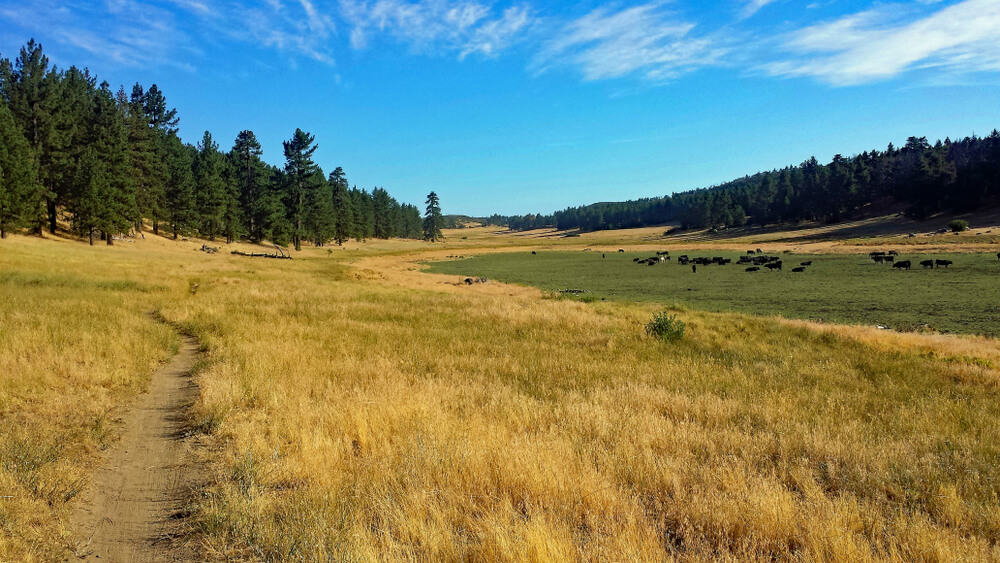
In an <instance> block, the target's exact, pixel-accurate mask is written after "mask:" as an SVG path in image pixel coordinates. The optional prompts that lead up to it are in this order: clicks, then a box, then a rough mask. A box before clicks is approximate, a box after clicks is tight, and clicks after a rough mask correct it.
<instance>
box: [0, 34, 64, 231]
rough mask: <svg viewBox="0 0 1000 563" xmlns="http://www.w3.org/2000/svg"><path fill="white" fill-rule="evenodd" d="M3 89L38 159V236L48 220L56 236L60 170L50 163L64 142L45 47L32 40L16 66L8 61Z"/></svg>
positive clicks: (0, 69)
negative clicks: (57, 122) (59, 133)
mask: <svg viewBox="0 0 1000 563" xmlns="http://www.w3.org/2000/svg"><path fill="white" fill-rule="evenodd" d="M0 85H2V86H3V92H2V94H3V98H4V99H5V100H6V101H7V103H8V104H9V107H10V111H11V113H12V114H13V116H14V121H15V123H17V125H18V127H19V128H20V129H21V131H22V132H23V133H24V136H25V138H26V139H27V141H28V144H29V145H30V146H31V149H32V153H33V154H34V156H35V159H36V169H37V170H38V183H37V189H38V190H39V196H41V197H38V198H32V199H33V200H37V201H39V202H40V206H39V209H38V210H37V212H36V213H37V222H36V224H35V232H37V233H39V234H41V232H42V229H43V226H44V225H45V222H46V220H47V222H48V226H49V230H50V232H53V233H54V232H55V230H56V219H57V217H56V204H57V201H56V198H57V194H56V192H55V191H54V189H53V185H54V184H55V181H56V177H55V175H56V174H57V169H56V168H55V167H53V166H50V160H51V157H52V153H53V152H54V150H57V147H58V146H59V143H60V141H61V140H62V139H60V138H59V137H58V136H57V135H56V134H55V131H56V130H55V119H56V117H55V114H56V112H57V105H58V103H59V92H58V86H59V79H58V75H57V73H56V72H55V70H54V69H51V68H49V58H48V57H47V56H45V55H44V54H43V53H42V46H41V44H39V43H36V42H35V40H34V39H31V40H29V41H28V43H27V44H26V45H25V46H24V47H22V48H21V51H20V53H19V54H18V57H17V60H16V61H15V63H14V64H13V65H11V64H10V62H9V61H6V60H5V61H4V62H3V64H2V66H0Z"/></svg>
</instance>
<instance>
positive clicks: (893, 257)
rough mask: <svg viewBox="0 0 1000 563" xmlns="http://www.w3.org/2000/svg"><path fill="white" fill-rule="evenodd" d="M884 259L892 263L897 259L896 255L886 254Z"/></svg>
mask: <svg viewBox="0 0 1000 563" xmlns="http://www.w3.org/2000/svg"><path fill="white" fill-rule="evenodd" d="M882 260H885V261H886V262H888V263H890V264H892V263H893V262H894V261H895V260H896V257H895V256H885V257H883V258H882Z"/></svg>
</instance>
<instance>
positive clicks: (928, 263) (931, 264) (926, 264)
mask: <svg viewBox="0 0 1000 563" xmlns="http://www.w3.org/2000/svg"><path fill="white" fill-rule="evenodd" d="M920 265H921V266H923V267H924V268H933V267H934V261H933V260H924V261H922V262H921V263H920Z"/></svg>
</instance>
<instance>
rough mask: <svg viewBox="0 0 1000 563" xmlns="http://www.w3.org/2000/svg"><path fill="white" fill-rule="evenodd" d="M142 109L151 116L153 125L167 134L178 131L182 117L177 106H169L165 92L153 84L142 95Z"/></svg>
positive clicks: (150, 119)
mask: <svg viewBox="0 0 1000 563" xmlns="http://www.w3.org/2000/svg"><path fill="white" fill-rule="evenodd" d="M142 110H143V113H145V114H146V116H147V117H148V118H149V121H150V123H151V124H152V125H153V127H155V128H157V129H159V130H161V131H163V132H164V133H166V134H167V135H170V134H176V133H177V124H178V123H179V122H180V119H178V117H177V110H176V109H175V108H169V107H167V99H166V98H165V97H164V96H163V92H161V91H160V89H159V88H158V87H157V86H156V84H153V85H152V86H150V87H149V90H147V91H146V93H145V94H143V96H142Z"/></svg>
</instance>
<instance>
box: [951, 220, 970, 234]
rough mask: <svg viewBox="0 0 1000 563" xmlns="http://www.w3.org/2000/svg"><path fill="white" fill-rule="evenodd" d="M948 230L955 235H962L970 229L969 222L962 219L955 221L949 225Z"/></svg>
mask: <svg viewBox="0 0 1000 563" xmlns="http://www.w3.org/2000/svg"><path fill="white" fill-rule="evenodd" d="M948 228H949V229H951V232H953V233H960V232H962V231H964V230H965V229H968V228H969V222H968V221H963V220H961V219H955V220H954V221H952V222H950V223H948Z"/></svg>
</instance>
